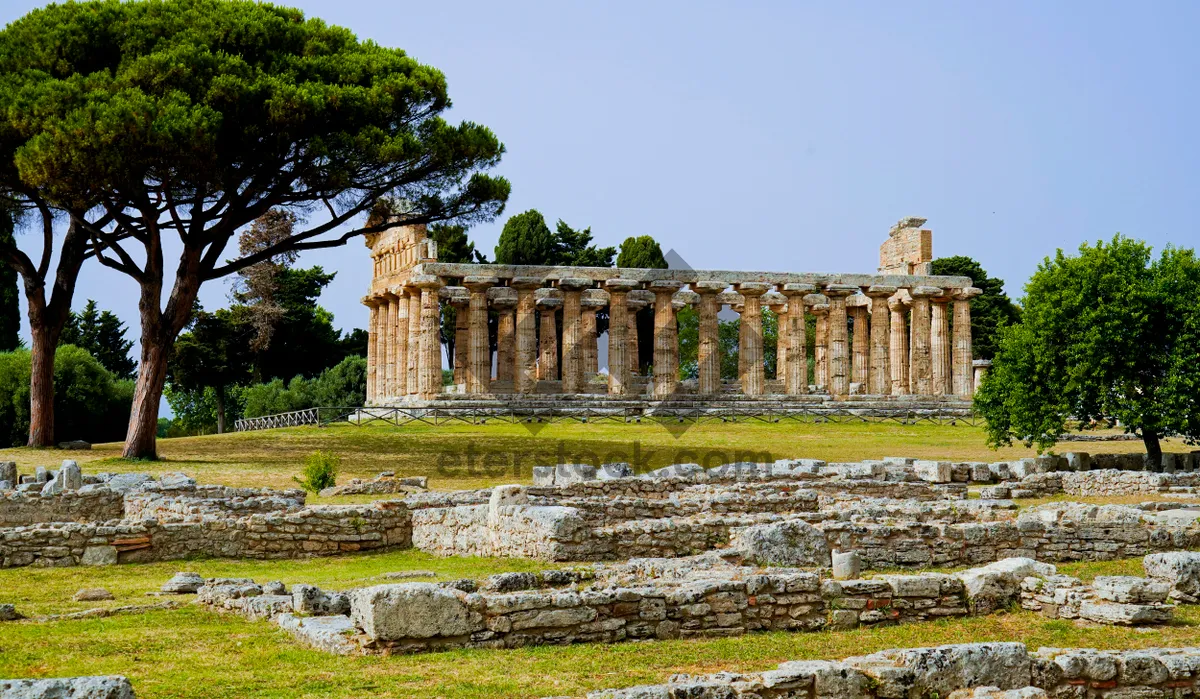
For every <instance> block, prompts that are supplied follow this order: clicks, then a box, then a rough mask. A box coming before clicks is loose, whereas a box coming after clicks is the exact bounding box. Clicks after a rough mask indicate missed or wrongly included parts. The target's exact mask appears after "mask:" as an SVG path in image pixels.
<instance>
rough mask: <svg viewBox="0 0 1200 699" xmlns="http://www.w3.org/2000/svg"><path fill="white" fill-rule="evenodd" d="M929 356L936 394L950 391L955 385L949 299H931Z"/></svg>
mask: <svg viewBox="0 0 1200 699" xmlns="http://www.w3.org/2000/svg"><path fill="white" fill-rule="evenodd" d="M929 304H930V306H929V357H930V364H931V365H932V367H933V371H932V384H931V385H932V387H931V388H930V390H931V391H932V393H933V395H935V396H944V395H948V394H949V393H950V389H951V387H952V386H953V383H952V381H953V380H952V378H951V375H950V371H951V369H950V314H949V310H950V309H949V299H948V298H945V297H938V298H934V299H930V300H929Z"/></svg>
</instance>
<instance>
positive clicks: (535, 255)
mask: <svg viewBox="0 0 1200 699" xmlns="http://www.w3.org/2000/svg"><path fill="white" fill-rule="evenodd" d="M616 254H617V250H616V248H612V247H606V248H601V247H597V246H596V245H594V244H593V243H592V229H591V228H584V229H580V230H576V229H574V228H571V227H570V226H569V225H567V223H566V222H565V221H562V220H561V219H560V220H559V222H558V224H557V225H556V226H555V229H554V230H553V231H551V230H550V227H549V226H547V225H546V218H545V217H544V216H542V214H541V212H540V211H538V210H537V209H530V210H529V211H525V212H523V213H519V214H517V215H515V216H512V217H510V218H509V219H508V220H507V221H505V222H504V230H502V231H501V232H500V240H499V241H498V242H497V243H496V264H501V265H552V266H566V267H612V263H613V256H615V255H616ZM439 255H440V253H439Z"/></svg>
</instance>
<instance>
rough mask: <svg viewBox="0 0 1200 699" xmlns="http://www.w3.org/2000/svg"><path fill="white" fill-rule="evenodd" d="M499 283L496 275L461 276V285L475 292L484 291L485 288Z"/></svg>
mask: <svg viewBox="0 0 1200 699" xmlns="http://www.w3.org/2000/svg"><path fill="white" fill-rule="evenodd" d="M499 283H500V280H499V279H497V278H496V277H487V276H470V277H463V280H462V285H463V286H465V287H467V288H468V289H470V290H471V291H475V292H479V291H486V290H488V289H490V288H491V287H493V286H496V285H497V284H499Z"/></svg>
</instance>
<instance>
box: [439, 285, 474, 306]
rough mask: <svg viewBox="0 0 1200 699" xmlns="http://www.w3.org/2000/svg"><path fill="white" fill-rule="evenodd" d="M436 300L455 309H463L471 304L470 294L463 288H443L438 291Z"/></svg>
mask: <svg viewBox="0 0 1200 699" xmlns="http://www.w3.org/2000/svg"><path fill="white" fill-rule="evenodd" d="M438 300H439V301H441V302H442V303H448V304H450V305H451V306H454V307H455V308H464V307H466V305H467V304H468V303H470V302H471V292H470V291H468V290H467V287H465V286H443V287H442V288H440V289H438Z"/></svg>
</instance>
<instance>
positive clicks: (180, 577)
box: [160, 572, 204, 595]
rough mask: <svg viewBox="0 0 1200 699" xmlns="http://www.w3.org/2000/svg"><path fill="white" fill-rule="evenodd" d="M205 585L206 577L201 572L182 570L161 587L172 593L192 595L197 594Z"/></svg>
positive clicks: (164, 590)
mask: <svg viewBox="0 0 1200 699" xmlns="http://www.w3.org/2000/svg"><path fill="white" fill-rule="evenodd" d="M203 586H204V578H203V577H202V576H201V575H200V574H199V573H185V572H180V573H176V574H175V575H174V576H173V577H172V578H171V579H170V580H168V581H166V582H165V583H163V586H162V587H161V588H160V589H161V590H162V591H163V592H165V593H167V594H170V595H190V594H195V593H196V592H197V591H199V590H200V588H201V587H203Z"/></svg>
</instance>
